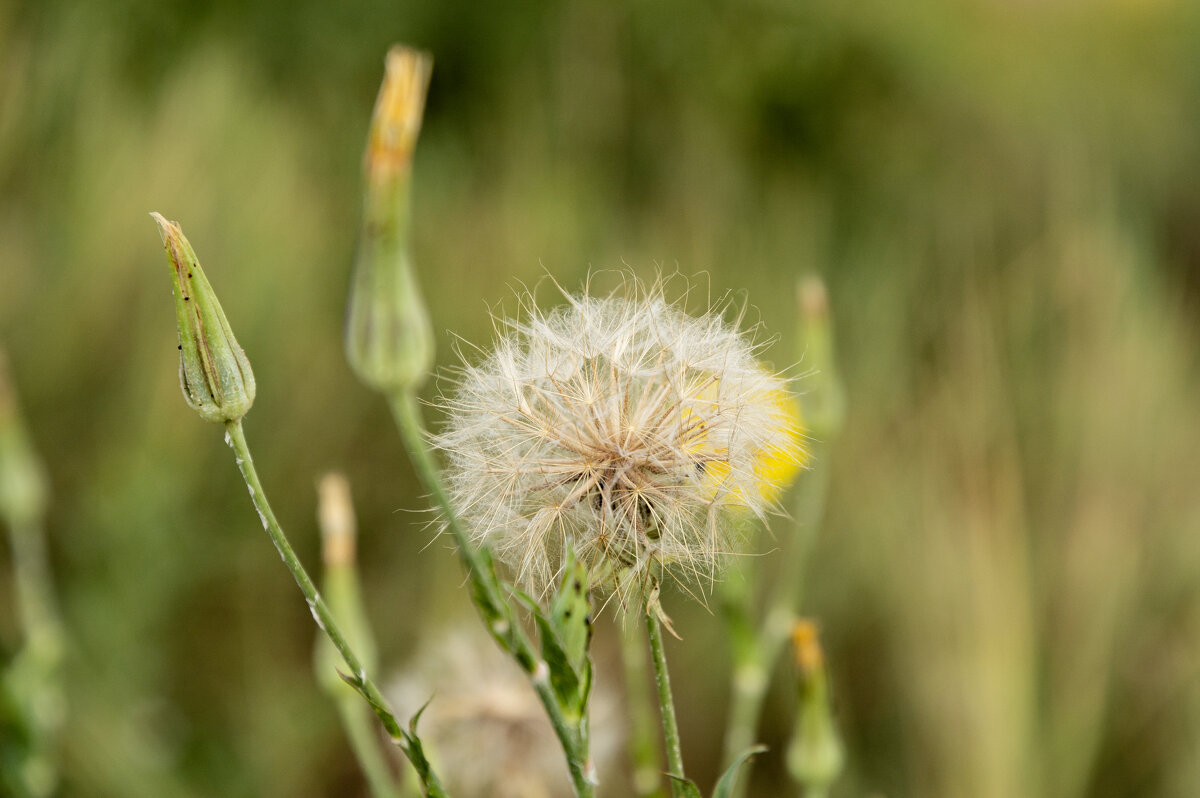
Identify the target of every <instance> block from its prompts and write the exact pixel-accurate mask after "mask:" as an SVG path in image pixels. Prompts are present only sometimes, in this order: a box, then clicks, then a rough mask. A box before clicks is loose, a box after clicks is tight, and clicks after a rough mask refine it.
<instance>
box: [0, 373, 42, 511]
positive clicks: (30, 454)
mask: <svg viewBox="0 0 1200 798" xmlns="http://www.w3.org/2000/svg"><path fill="white" fill-rule="evenodd" d="M7 365H8V364H7V361H6V359H5V357H4V352H3V350H0V516H2V517H3V518H4V519H5V520H6V521H7V522H8V523H9V524H11V525H13V526H20V525H22V524H29V523H33V522H35V521H37V520H38V519H40V518H41V517H42V515H43V514H44V513H45V511H46V503H47V501H48V498H49V494H50V490H49V487H48V486H47V484H46V483H47V480H46V472H45V470H44V469H43V468H42V463H41V461H40V460H39V459H38V456H37V454H35V453H34V450H33V445H32V444H31V443H30V442H29V436H28V435H27V434H26V432H25V426H24V424H22V423H21V417H20V414H19V412H18V409H17V396H16V391H15V390H14V389H13V386H12V384H11V382H10V381H9V379H8V368H7Z"/></svg>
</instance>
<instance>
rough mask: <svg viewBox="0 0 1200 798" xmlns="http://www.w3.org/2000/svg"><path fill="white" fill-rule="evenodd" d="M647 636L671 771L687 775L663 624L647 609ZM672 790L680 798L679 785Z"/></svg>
mask: <svg viewBox="0 0 1200 798" xmlns="http://www.w3.org/2000/svg"><path fill="white" fill-rule="evenodd" d="M646 636H647V637H648V638H649V639H650V654H651V656H652V658H653V662H654V684H655V686H656V687H657V688H658V708H659V712H660V713H661V714H662V727H663V742H664V743H665V744H666V748H667V772H668V773H669V774H670V775H672V776H678V777H679V778H684V775H683V750H682V749H681V748H680V746H679V723H678V722H677V721H676V720H675V699H674V698H672V697H671V676H670V673H669V672H668V671H667V651H666V648H665V647H664V646H663V636H662V626H661V625H660V623H659V620H658V616H657V615H656V614H655V613H654V611H653V610H649V611H647V612H646ZM671 791H672V793H674V795H675V796H676V798H680V795H681V793H680V791H679V786H678V784H676V783H675V782H672V784H671Z"/></svg>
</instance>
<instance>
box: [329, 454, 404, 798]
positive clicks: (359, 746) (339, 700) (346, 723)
mask: <svg viewBox="0 0 1200 798" xmlns="http://www.w3.org/2000/svg"><path fill="white" fill-rule="evenodd" d="M317 496H318V504H317V519H318V522H319V524H320V527H321V560H322V563H323V564H324V566H325V571H324V574H323V579H322V582H323V584H322V589H323V592H324V594H325V597H326V601H327V602H328V603H329V608H330V609H331V610H332V611H333V613H334V615H335V616H336V617H337V619H338V620H339V621H340V622H341V624H342V628H343V629H344V630H345V632H346V636H347V638H348V639H349V640H350V643H351V644H352V645H353V646H354V647H355V649H356V650H357V651H358V652H359V655H360V656H361V657H362V659H363V662H364V663H365V664H366V666H367V667H368V668H369V669H370V670H372V671H374V670H375V669H376V666H377V665H378V660H377V656H376V649H375V638H374V635H373V634H372V632H371V625H370V621H369V619H368V618H367V613H366V610H365V609H364V607H363V601H362V590H361V588H360V586H359V579H358V567H357V557H356V551H355V550H356V546H355V542H356V529H355V522H354V506H353V504H352V503H351V499H350V483H349V482H348V481H347V480H346V477H345V476H343V475H342V474H326V475H325V476H323V477H322V478H321V481H320V482H319V483H318V484H317ZM313 659H314V665H315V666H316V674H317V681H318V682H320V684H321V686H322V687H323V688H325V691H326V692H327V693H329V695H330V697H331V698H332V699H333V700H334V702H335V703H336V704H337V709H338V715H339V716H341V719H342V726H343V727H344V728H345V730H346V737H347V739H348V740H349V742H350V748H351V749H352V750H353V751H354V757H355V759H357V760H358V764H359V767H360V768H362V772H363V775H365V776H366V778H367V784H368V786H369V787H370V790H371V795H372V797H373V798H398V796H399V795H400V790H399V787H398V785H397V783H396V779H395V776H394V775H393V774H392V771H391V768H390V767H389V765H388V762H387V759H386V758H385V757H384V756H383V751H382V750H381V749H380V747H379V735H378V733H377V732H376V727H375V724H374V723H373V722H372V721H371V713H370V710H369V709H368V707H367V705H366V704H364V703H363V702H362V700H360V698H359V696H358V695H357V694H356V693H355V691H354V690H353V689H351V687H350V686H349V685H347V684H346V683H345V682H344V681H343V680H342V679H341V678H340V677H339V676H338V672H337V668H338V653H337V651H336V650H335V649H334V647H333V645H332V644H331V643H330V642H329V640H328V639H327V638H326V637H325V636H324V635H318V636H317V643H316V650H315V652H314V657H313Z"/></svg>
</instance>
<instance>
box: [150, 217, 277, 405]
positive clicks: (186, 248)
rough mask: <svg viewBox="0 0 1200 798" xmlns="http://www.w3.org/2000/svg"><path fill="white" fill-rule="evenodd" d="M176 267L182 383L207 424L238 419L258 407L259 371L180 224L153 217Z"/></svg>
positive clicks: (173, 273) (185, 395) (186, 396)
mask: <svg viewBox="0 0 1200 798" xmlns="http://www.w3.org/2000/svg"><path fill="white" fill-rule="evenodd" d="M150 215H151V216H152V217H154V221H155V222H157V223H158V231H159V234H160V235H161V236H162V240H163V245H164V246H165V247H166V249H167V259H168V260H169V261H170V263H171V277H172V278H173V279H172V281H171V285H172V289H173V292H174V294H175V318H176V321H177V322H178V327H179V385H180V387H181V388H183V398H184V399H186V400H187V403H188V404H189V405H191V406H192V409H193V410H195V411H196V412H197V413H199V414H200V416H201V417H202V418H204V419H205V420H206V421H217V422H226V421H236V420H238V419H240V418H241V417H242V416H244V415H246V413H247V411H249V410H250V405H252V404H254V372H253V371H251V370H250V361H248V360H247V359H246V353H245V352H243V351H242V348H241V347H240V346H238V342H237V339H236V338H234V337H233V330H232V329H230V327H229V322H228V321H227V320H226V319H225V311H223V310H221V303H220V302H218V301H217V295H216V294H215V293H214V292H213V289H212V286H211V285H209V284H208V278H206V277H205V276H204V271H203V270H202V269H201V268H200V261H198V260H197V259H196V253H195V252H193V251H192V246H191V244H189V243H188V240H187V239H186V238H185V237H184V235H183V230H181V229H180V227H179V224H178V223H177V222H170V221H167V220H166V219H164V218H163V217H162V215H161V214H158V213H152V214H150Z"/></svg>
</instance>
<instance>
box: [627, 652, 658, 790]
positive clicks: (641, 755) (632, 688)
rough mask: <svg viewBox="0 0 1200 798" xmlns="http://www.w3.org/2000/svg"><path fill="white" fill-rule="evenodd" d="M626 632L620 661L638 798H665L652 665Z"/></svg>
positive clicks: (635, 788)
mask: <svg viewBox="0 0 1200 798" xmlns="http://www.w3.org/2000/svg"><path fill="white" fill-rule="evenodd" d="M632 631H633V630H632V629H624V630H622V634H621V659H622V662H623V664H624V666H625V698H626V702H627V704H628V706H629V715H630V718H629V721H630V727H631V728H630V739H629V751H630V756H631V758H632V759H633V788H634V793H635V794H636V795H637V796H638V798H662V795H663V792H662V779H661V777H660V774H661V773H662V764H661V763H662V749H661V746H660V744H659V742H658V731H657V730H656V728H655V727H656V725H657V724H656V723H655V721H654V713H653V711H652V710H651V709H650V707H651V704H650V701H651V699H650V689H649V681H648V680H649V663H647V662H646V647H645V646H644V645H643V644H642V642H641V640H640V639H638V638H637V637H636V636H635V635H633V634H631V632H632Z"/></svg>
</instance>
